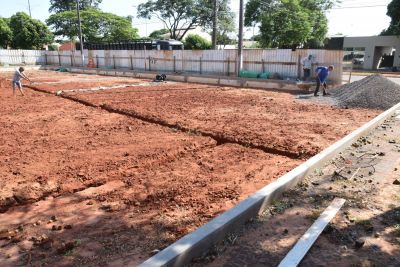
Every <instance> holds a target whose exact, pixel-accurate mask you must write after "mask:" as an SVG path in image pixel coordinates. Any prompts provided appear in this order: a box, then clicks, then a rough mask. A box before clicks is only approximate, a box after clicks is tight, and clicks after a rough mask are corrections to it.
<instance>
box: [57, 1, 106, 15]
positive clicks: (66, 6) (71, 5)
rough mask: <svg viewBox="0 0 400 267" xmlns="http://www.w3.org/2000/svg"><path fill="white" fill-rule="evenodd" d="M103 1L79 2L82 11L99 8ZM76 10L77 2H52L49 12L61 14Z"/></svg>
mask: <svg viewBox="0 0 400 267" xmlns="http://www.w3.org/2000/svg"><path fill="white" fill-rule="evenodd" d="M102 1H103V0H79V8H80V9H81V10H84V9H88V8H97V7H98V6H99V4H100V3H101V2H102ZM75 9H76V0H50V8H49V12H51V13H52V12H54V13H60V12H64V11H71V10H75Z"/></svg>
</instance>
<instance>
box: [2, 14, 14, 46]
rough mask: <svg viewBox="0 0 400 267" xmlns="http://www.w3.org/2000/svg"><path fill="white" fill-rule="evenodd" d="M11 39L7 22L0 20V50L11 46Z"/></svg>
mask: <svg viewBox="0 0 400 267" xmlns="http://www.w3.org/2000/svg"><path fill="white" fill-rule="evenodd" d="M12 37H13V34H12V31H11V28H10V25H9V20H7V19H3V18H0V48H7V46H8V45H10V44H11V41H12Z"/></svg>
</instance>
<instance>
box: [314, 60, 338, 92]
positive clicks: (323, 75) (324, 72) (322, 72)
mask: <svg viewBox="0 0 400 267" xmlns="http://www.w3.org/2000/svg"><path fill="white" fill-rule="evenodd" d="M333 69H334V67H333V66H332V65H331V66H329V67H318V68H317V69H316V70H315V72H316V75H317V78H316V79H317V88H315V92H314V96H318V91H319V87H320V86H321V84H322V88H323V95H324V96H326V95H328V93H327V92H326V79H327V78H328V76H329V73H330V72H331V71H333Z"/></svg>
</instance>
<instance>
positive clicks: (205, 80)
mask: <svg viewBox="0 0 400 267" xmlns="http://www.w3.org/2000/svg"><path fill="white" fill-rule="evenodd" d="M57 68H59V67H58V66H42V67H41V69H42V70H55V69H57ZM63 68H65V69H66V70H68V71H69V72H72V73H82V74H97V75H104V76H122V77H134V78H146V79H154V77H155V75H156V74H158V72H154V71H145V72H141V71H134V70H124V69H89V68H79V67H63ZM166 74H167V78H168V80H170V81H176V82H188V83H201V84H210V85H219V86H230V87H241V88H254V89H262V90H274V91H283V92H292V93H294V92H296V93H304V92H305V90H301V89H299V88H298V87H297V84H296V82H294V81H283V80H260V79H251V78H238V77H230V76H221V77H219V76H213V75H207V74H203V75H197V74H188V73H182V74H178V73H168V72H166Z"/></svg>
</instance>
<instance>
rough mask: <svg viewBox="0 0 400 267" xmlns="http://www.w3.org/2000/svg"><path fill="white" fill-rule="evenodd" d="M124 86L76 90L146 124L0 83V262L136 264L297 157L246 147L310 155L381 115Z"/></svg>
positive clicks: (250, 94)
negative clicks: (99, 90)
mask: <svg viewBox="0 0 400 267" xmlns="http://www.w3.org/2000/svg"><path fill="white" fill-rule="evenodd" d="M29 74H30V76H31V77H34V78H35V79H36V80H38V79H39V78H40V79H41V80H42V81H44V80H46V79H47V80H51V79H54V80H53V81H58V80H63V79H64V80H68V81H71V79H73V78H74V77H77V76H71V75H68V74H57V73H54V74H53V73H50V72H34V73H29ZM7 75H8V76H9V74H7ZM3 77H4V76H3ZM78 78H79V81H77V82H81V81H82V79H87V80H91V79H92V80H94V81H93V82H94V83H95V82H96V79H99V78H101V77H99V76H89V75H88V76H85V75H79V76H78ZM117 79H119V78H117ZM121 79H123V78H121ZM131 80H132V79H131ZM38 86H40V85H38ZM66 86H67V85H66ZM173 89H176V90H173ZM128 90H129V92H127V91H126V89H124V90H113V93H111V92H110V93H108V92H107V93H104V92H103V93H86V94H82V93H79V94H74V95H73V97H76V98H80V99H83V100H85V101H90V102H91V103H93V104H96V105H101V104H107V105H109V106H110V107H112V108H115V109H123V110H125V111H127V112H128V113H132V114H133V115H135V116H136V117H138V116H137V115H140V116H142V117H143V118H142V120H139V119H135V118H133V117H129V116H126V115H120V114H116V113H114V112H109V111H106V110H104V109H100V108H93V107H88V106H85V105H82V104H80V103H76V102H74V101H71V100H69V99H64V98H61V97H57V96H54V95H50V94H45V93H40V92H34V91H32V90H30V89H28V90H26V94H27V95H26V96H25V97H21V96H19V95H18V96H17V97H16V98H13V97H12V92H11V89H10V88H9V86H8V85H7V84H6V86H5V87H2V88H0V101H1V106H2V109H1V110H0V135H1V136H2V138H1V139H0V174H1V175H0V184H1V185H3V186H2V187H1V189H0V210H1V212H2V214H1V216H0V247H1V250H0V265H1V266H15V265H29V264H33V265H35V266H36V265H40V264H48V265H53V266H54V265H55V264H57V265H58V266H63V265H85V266H98V265H105V264H106V263H109V264H132V265H135V264H138V263H140V262H142V261H143V260H145V259H146V258H147V257H149V256H150V255H151V252H152V251H153V250H154V249H161V248H163V247H165V246H167V245H169V244H171V243H172V242H173V241H175V240H177V239H178V238H180V237H182V236H183V235H185V234H187V233H188V232H190V231H193V230H194V229H196V228H197V227H199V226H200V225H203V224H204V223H206V222H207V221H209V220H210V218H213V217H215V216H216V215H217V214H220V213H221V212H223V211H225V210H227V209H229V208H231V207H232V206H234V205H235V204H236V203H238V201H240V200H243V199H244V198H246V197H247V196H249V195H250V194H252V193H254V192H255V191H256V190H258V189H260V188H262V187H263V186H265V185H266V184H268V183H269V182H271V181H272V180H274V179H275V178H277V177H279V176H280V175H282V174H283V173H285V172H287V171H289V170H291V169H292V168H294V167H295V166H297V165H298V164H300V163H301V161H302V160H303V159H304V158H303V159H301V160H300V159H296V158H290V157H285V156H281V155H276V154H271V153H266V152H264V151H263V150H261V149H254V148H252V147H254V146H260V148H263V146H265V147H267V148H268V147H274V148H279V149H282V150H283V151H286V150H288V151H291V152H292V151H295V152H296V153H297V152H301V151H299V150H296V149H299V148H301V149H302V150H303V149H304V150H305V151H307V153H303V154H302V155H303V156H304V157H306V156H307V155H309V154H312V153H316V151H318V150H320V149H322V148H323V147H326V146H327V145H328V144H330V143H332V142H333V141H334V140H336V139H338V138H340V137H341V136H343V135H344V134H346V133H347V132H348V131H350V130H352V129H355V128H356V127H357V126H359V125H361V124H362V123H363V122H365V121H367V120H369V119H370V117H371V116H374V115H375V114H376V112H374V111H357V110H339V109H334V108H329V107H326V106H325V107H324V106H318V105H307V104H299V103H297V102H294V100H293V97H292V96H291V95H288V94H281V93H271V92H263V91H254V90H243V91H241V90H237V89H229V88H216V87H210V86H204V85H193V84H178V83H176V84H171V85H169V84H163V85H160V86H153V87H144V88H136V87H135V88H132V89H128ZM140 116H139V117H140ZM246 117H247V120H246ZM149 118H150V119H152V121H153V123H149V122H148V121H151V120H149ZM273 119H274V120H273ZM160 121H161V122H166V123H167V124H168V127H165V126H160V125H159V124H157V122H160ZM164 124H165V123H164ZM173 125H178V126H182V125H183V126H184V128H185V129H182V127H173ZM194 130H197V131H201V132H203V135H200V134H198V133H196V132H195V131H194ZM204 134H209V135H210V136H211V137H207V136H204ZM285 135H286V136H285ZM216 137H221V139H223V140H225V139H230V140H231V142H222V141H221V140H220V139H218V138H216ZM313 139H315V140H313ZM225 141H226V140H225ZM228 141H229V140H228ZM240 141H242V143H241V144H240ZM238 143H239V144H238ZM243 143H246V144H248V145H244V144H243ZM299 154H300V153H299ZM53 216H55V217H53ZM53 229H54V230H53ZM58 229H60V230H58Z"/></svg>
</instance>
